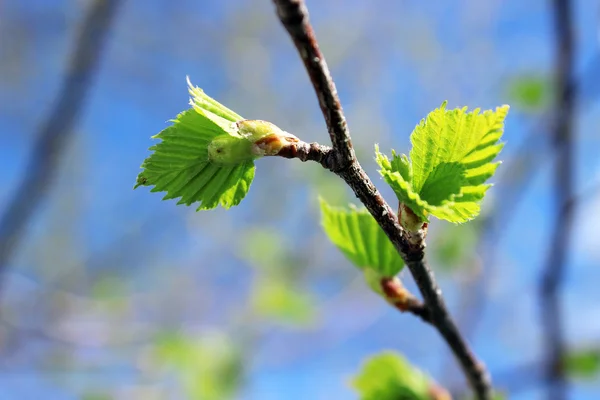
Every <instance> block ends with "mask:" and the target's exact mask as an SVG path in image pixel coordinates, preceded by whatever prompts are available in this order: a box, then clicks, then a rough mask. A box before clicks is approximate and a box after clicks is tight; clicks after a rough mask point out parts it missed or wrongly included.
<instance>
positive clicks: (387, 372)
mask: <svg viewBox="0 0 600 400" xmlns="http://www.w3.org/2000/svg"><path fill="white" fill-rule="evenodd" d="M352 386H353V387H354V388H355V389H356V391H357V392H358V393H359V395H360V399H361V400H397V399H406V400H431V399H450V397H449V395H448V394H447V392H446V391H445V390H444V389H442V388H439V387H438V386H437V385H435V384H434V383H432V382H430V380H429V379H428V377H427V376H426V375H425V374H423V373H422V372H421V371H419V370H418V369H416V368H415V367H413V366H412V365H410V364H409V363H408V361H406V359H405V358H404V357H402V356H400V355H399V354H396V353H394V352H391V351H388V352H383V353H381V354H378V355H376V356H374V357H371V358H370V359H369V360H367V362H366V363H365V364H364V365H363V367H362V369H361V371H360V372H359V373H358V375H357V376H356V377H355V378H354V380H353V381H352Z"/></svg>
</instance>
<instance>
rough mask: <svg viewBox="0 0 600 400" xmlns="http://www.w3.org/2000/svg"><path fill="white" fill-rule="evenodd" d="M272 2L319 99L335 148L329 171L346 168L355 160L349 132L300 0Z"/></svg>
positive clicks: (333, 85) (323, 58)
mask: <svg viewBox="0 0 600 400" xmlns="http://www.w3.org/2000/svg"><path fill="white" fill-rule="evenodd" d="M274 3H275V5H276V6H277V14H278V15H279V19H280V20H281V23H282V24H283V25H284V26H285V28H286V29H287V31H288V33H289V34H290V36H291V37H292V40H293V41H294V44H295V45H296V48H297V49H298V53H300V57H301V58H302V61H303V62H304V66H305V67H306V71H307V72H308V75H309V77H310V80H311V82H312V84H313V87H314V88H315V92H316V94H317V97H318V99H319V106H320V107H321V111H322V112H323V116H324V117H325V123H326V124H327V129H328V131H329V137H330V138H331V143H332V144H333V148H334V149H335V161H336V162H335V164H333V167H334V168H333V169H332V170H339V169H344V168H347V167H348V166H349V165H350V164H352V163H353V162H354V160H355V156H354V150H353V149H352V141H351V140H350V131H349V130H348V125H347V124H346V118H345V117H344V112H343V111H342V105H341V104H340V99H339V97H338V94H337V90H336V88H335V84H334V82H333V79H332V78H331V74H330V73H329V68H328V67H327V63H326V62H325V57H324V56H323V54H322V53H321V50H320V49H319V44H318V43H317V39H316V37H315V33H314V31H313V29H312V26H311V25H310V22H309V20H308V10H307V9H306V5H305V4H304V1H303V0H288V1H277V0H275V1H274Z"/></svg>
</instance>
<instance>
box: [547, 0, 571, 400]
mask: <svg viewBox="0 0 600 400" xmlns="http://www.w3.org/2000/svg"><path fill="white" fill-rule="evenodd" d="M553 5H554V29H555V35H556V45H557V48H556V71H555V74H556V75H555V79H556V90H557V98H556V103H555V108H556V115H557V121H556V125H555V127H554V132H553V146H554V150H555V152H556V155H557V157H556V164H555V178H554V179H555V181H554V190H555V193H554V200H555V210H556V214H555V215H556V220H555V227H554V231H553V233H552V238H551V243H550V251H549V252H548V260H547V262H546V266H545V268H544V271H543V275H542V281H541V287H540V303H541V304H540V306H541V317H542V330H543V335H544V336H545V338H544V340H545V353H546V361H545V381H546V385H547V394H548V398H549V399H553V400H560V399H564V398H566V390H567V385H566V379H565V371H564V365H563V360H564V356H565V344H564V337H563V336H564V334H563V319H562V313H561V308H560V303H559V301H560V299H559V295H560V293H559V290H560V286H561V284H562V281H563V277H564V270H565V264H566V257H567V253H568V248H569V239H570V237H571V234H572V227H573V216H574V213H573V211H574V207H573V204H574V203H573V202H571V199H572V198H573V196H574V183H573V175H574V171H573V168H574V165H573V120H574V111H575V85H574V82H573V54H574V39H573V26H572V18H571V6H570V3H569V1H568V0H554V1H553Z"/></svg>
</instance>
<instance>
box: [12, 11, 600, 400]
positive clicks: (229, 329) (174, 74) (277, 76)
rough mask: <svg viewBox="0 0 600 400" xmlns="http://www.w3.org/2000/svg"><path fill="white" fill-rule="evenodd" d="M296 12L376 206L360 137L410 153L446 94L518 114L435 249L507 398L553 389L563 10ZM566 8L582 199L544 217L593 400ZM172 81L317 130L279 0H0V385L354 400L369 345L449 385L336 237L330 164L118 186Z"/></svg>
mask: <svg viewBox="0 0 600 400" xmlns="http://www.w3.org/2000/svg"><path fill="white" fill-rule="evenodd" d="M308 6H309V9H310V12H311V20H312V22H313V24H314V27H315V29H316V32H317V36H318V39H319V41H320V44H321V47H322V50H323V52H324V54H325V56H326V58H327V61H328V63H329V66H330V69H331V71H332V74H333V77H334V79H335V80H336V84H337V88H338V91H339V94H340V97H341V100H342V104H343V106H344V110H345V112H346V116H347V119H348V122H349V126H350V129H351V132H352V134H353V142H354V145H355V147H356V151H357V154H358V156H359V159H360V161H361V163H362V164H363V166H364V167H365V168H366V170H367V172H369V174H370V175H371V177H372V178H373V179H374V180H375V183H376V185H377V186H378V188H379V189H380V190H381V191H382V192H383V194H384V195H385V197H386V198H387V199H388V201H389V202H392V203H393V200H394V195H393V193H392V192H391V190H390V189H388V188H387V187H386V185H385V184H384V182H383V181H382V180H381V179H380V178H379V176H378V174H377V171H376V166H375V163H374V159H373V154H374V153H373V144H374V143H379V144H380V146H381V147H382V149H384V150H385V151H386V152H389V149H391V148H395V149H396V150H397V151H399V152H408V150H409V135H410V133H411V131H412V128H413V127H414V126H415V125H416V124H417V123H418V121H419V120H420V119H421V118H423V117H425V115H426V114H427V113H428V112H429V111H431V110H432V109H433V108H435V107H437V106H439V105H440V104H441V102H442V101H443V100H448V101H449V106H451V107H457V106H465V105H466V106H469V107H470V108H474V107H482V108H492V107H495V106H497V105H500V104H505V103H508V104H510V105H511V112H510V114H509V118H508V120H507V124H506V131H505V136H504V140H505V142H506V143H507V145H506V147H505V150H504V151H503V153H502V157H501V158H502V159H503V160H504V164H503V165H502V166H501V168H500V169H499V172H498V175H497V176H496V177H495V178H494V182H495V187H494V188H493V189H492V190H491V191H490V192H489V194H488V196H487V198H486V201H485V205H484V213H483V216H482V217H481V218H480V219H479V220H477V221H476V222H473V223H470V224H468V225H463V226H458V227H455V226H451V225H450V224H448V223H444V222H440V221H435V222H434V223H433V224H432V226H431V231H430V237H429V238H428V257H429V261H430V263H431V265H432V268H433V269H434V270H435V272H436V276H437V277H438V279H439V281H440V284H441V286H442V288H443V291H444V294H445V297H446V299H447V302H448V305H449V308H450V310H451V312H452V314H453V316H454V317H455V318H456V319H457V321H458V323H459V325H460V327H461V330H462V331H463V332H464V333H465V335H466V336H467V337H468V339H469V341H470V342H471V343H472V344H473V346H474V348H475V350H476V353H477V354H478V355H479V356H480V357H481V358H482V359H483V360H484V361H485V362H486V364H487V365H488V367H489V368H490V370H491V372H492V374H493V376H494V378H495V383H496V385H497V387H498V388H500V389H503V390H505V391H507V392H508V393H509V394H510V395H509V398H510V399H523V400H524V399H538V398H545V397H544V396H543V394H544V393H547V387H546V383H545V382H544V380H543V379H542V376H543V371H544V368H546V366H545V360H546V358H547V351H548V349H547V347H546V345H545V343H546V339H545V338H546V337H547V335H548V331H547V330H548V329H547V326H546V324H545V323H544V321H543V320H542V319H541V310H543V309H547V307H549V305H548V304H549V303H548V301H547V300H548V298H546V299H545V300H544V299H543V298H542V297H541V296H540V290H539V287H540V282H541V277H542V276H543V273H544V270H545V268H546V267H547V265H548V258H549V257H551V256H550V255H551V254H552V253H551V250H552V249H553V245H552V244H551V238H552V236H553V234H554V233H555V232H556V227H555V222H556V221H557V214H558V213H557V211H556V210H557V204H556V200H557V198H556V187H555V181H556V178H555V175H556V170H557V165H556V157H555V154H556V150H557V146H553V141H552V137H553V135H554V133H553V131H554V125H555V123H554V121H555V118H556V116H557V115H558V114H559V111H558V110H557V107H555V106H554V102H553V96H554V94H555V93H556V90H555V89H556V86H555V84H554V83H555V82H556V80H555V78H556V73H555V71H556V47H557V33H556V29H555V25H554V22H553V21H554V16H553V13H554V12H555V10H554V8H553V3H552V2H550V1H541V0H531V1H517V0H505V1H501V0H490V1H477V0H459V1H453V2H413V1H391V0H373V1H358V0H329V1H317V0H312V1H311V0H309V1H308ZM571 8H572V10H573V12H572V19H573V26H574V33H575V53H574V59H573V62H574V72H573V76H574V79H575V81H576V82H577V88H578V93H577V95H576V107H575V110H574V112H573V120H574V129H573V151H574V179H573V185H574V189H573V196H572V202H571V203H570V204H571V206H572V207H573V210H574V211H573V214H572V223H573V227H572V229H569V228H568V226H566V225H565V226H564V227H560V229H559V231H558V232H559V233H560V232H563V233H564V236H563V239H564V241H563V243H564V246H566V251H567V258H566V262H565V263H564V267H565V273H564V275H563V276H562V278H561V280H560V283H561V285H560V290H559V291H557V298H558V300H559V302H560V310H561V311H560V312H557V313H556V318H557V321H558V323H559V324H558V325H559V327H560V328H561V330H562V331H563V333H564V337H565V343H566V346H567V349H568V358H569V362H568V363H567V365H568V368H566V370H565V373H566V374H567V375H568V379H569V395H570V396H569V398H571V399H597V398H600V381H599V379H598V368H599V364H600V352H599V350H598V349H599V348H600V290H598V285H599V284H600V268H598V264H599V260H600V239H599V234H600V228H599V226H600V193H598V191H597V190H596V187H597V186H599V185H600V158H599V154H600V135H599V134H598V126H599V124H600V107H599V105H600V104H599V101H598V99H599V97H600V83H599V82H600V79H599V78H600V53H599V50H600V48H599V45H600V42H599V36H598V32H599V29H598V28H599V26H600V25H599V24H600V18H599V15H600V14H599V12H598V11H599V8H600V7H599V4H598V2H596V1H592V0H579V1H572V2H571ZM86 60H87V61H86ZM186 75H189V76H190V78H191V80H192V82H193V83H194V84H196V85H197V86H199V87H202V88H203V89H204V90H205V91H206V92H207V93H208V94H209V95H211V96H212V97H214V98H216V99H217V100H219V101H221V102H223V103H224V104H226V105H227V106H229V107H230V108H232V109H233V110H235V111H237V112H238V113H240V114H241V115H243V116H244V117H246V118H251V119H265V120H269V121H272V122H274V123H275V124H277V125H278V126H280V127H281V128H283V129H285V130H288V131H290V132H292V133H294V134H295V135H297V136H299V137H300V138H302V139H303V140H305V141H319V142H321V143H327V141H328V136H327V133H326V127H325V124H324V122H323V118H322V115H321V114H320V110H319V108H318V104H317V101H316V98H315V95H314V92H313V89H312V87H311V85H310V83H309V80H308V77H307V75H306V72H305V71H304V69H303V66H302V64H301V62H300V60H299V57H298V55H297V53H296V50H295V48H294V46H293V44H292V42H291V40H290V38H289V37H288V36H287V34H286V33H285V31H284V29H283V27H282V26H281V24H280V23H279V21H278V20H277V17H276V15H275V12H274V7H273V4H272V3H271V2H270V1H268V0H227V1H216V0H214V1H209V0H179V1H142V0H110V1H109V0H52V1H49V0H12V1H11V0H4V1H0V182H1V188H2V190H0V216H2V219H0V223H2V224H3V225H1V226H0V256H1V257H0V281H1V286H0V321H1V323H0V399H39V398H44V399H87V400H91V399H94V400H100V399H146V400H152V399H208V400H214V399H230V398H231V399H244V400H246V399H256V400H271V399H353V398H356V394H355V393H354V392H353V391H352V389H351V387H350V385H349V382H350V380H351V377H352V375H353V374H355V373H356V372H357V371H358V370H359V368H360V365H361V363H362V362H363V360H364V359H365V358H366V357H368V356H370V355H373V354H375V353H377V352H379V351H382V350H395V351H398V352H400V353H402V354H404V355H405V356H406V357H407V358H408V359H409V360H410V361H411V362H412V363H413V364H414V365H416V366H418V367H419V368H421V369H422V370H424V371H426V372H427V373H428V374H430V375H431V376H432V377H433V378H434V379H435V380H437V381H438V382H440V383H441V384H442V385H444V386H445V387H448V388H450V389H452V390H453V391H457V392H458V393H460V392H461V391H463V390H464V388H465V383H464V379H463V377H462V375H461V374H460V372H459V370H458V367H457V364H456V363H455V362H454V360H453V359H452V355H451V354H450V352H449V351H448V349H447V346H446V345H445V344H444V343H443V342H442V340H441V339H440V338H439V336H438V334H437V333H436V332H435V331H434V330H433V329H432V327H430V326H428V325H426V324H423V323H422V322H421V321H420V320H418V319H417V318H415V317H413V316H411V315H402V314H399V313H398V312H397V311H396V310H394V309H393V308H392V307H389V306H388V305H387V304H386V303H385V302H384V301H382V299H380V298H378V297H377V296H376V295H375V294H374V293H372V292H371V291H370V290H369V289H368V288H367V286H366V285H365V284H364V281H363V279H362V276H361V274H360V272H359V271H358V270H356V269H355V268H353V267H352V266H351V265H350V263H349V262H348V261H347V260H346V259H345V258H344V257H343V256H342V255H341V254H340V253H339V252H338V251H337V250H336V249H335V248H334V246H333V245H331V244H330V243H329V242H328V241H327V240H326V237H325V235H324V233H323V231H322V230H321V228H320V225H319V209H318V201H317V198H318V196H319V195H321V196H323V197H324V198H326V199H327V200H328V201H329V202H331V203H334V204H339V205H344V204H347V203H349V202H355V199H354V198H353V195H352V193H351V192H350V191H349V189H347V188H346V187H345V186H344V184H343V182H342V181H341V180H340V179H338V178H337V177H335V176H334V175H333V174H331V173H328V172H327V171H325V170H323V169H322V168H321V167H320V166H318V165H316V164H314V163H306V164H303V163H301V162H299V161H297V160H291V161H288V160H283V159H275V158H273V159H264V160H260V161H259V162H258V166H257V167H258V168H257V176H256V179H255V181H254V183H253V185H252V188H251V190H250V193H249V195H248V197H247V198H246V199H245V200H244V202H243V203H242V204H241V205H240V206H239V207H236V208H233V209H231V210H229V211H224V210H222V209H217V210H213V211H210V212H201V213H196V212H195V211H194V209H192V208H186V207H184V206H176V205H175V201H165V202H162V201H161V197H162V196H160V195H159V194H150V193H149V190H148V189H147V188H141V189H138V190H135V191H134V190H132V187H133V184H134V182H135V177H136V175H137V174H138V172H139V166H140V164H141V162H142V160H143V159H144V158H145V157H146V156H147V155H148V154H149V152H148V151H147V148H148V147H150V146H151V145H152V140H151V139H150V136H151V135H154V134H156V133H158V132H159V131H160V130H162V129H164V128H165V127H166V126H167V124H168V123H167V121H168V120H169V119H171V118H173V117H174V116H175V115H176V114H177V113H178V112H180V111H182V110H183V109H185V108H187V102H188V95H187V89H186V84H185V77H186ZM48 138H51V139H48ZM560 168H569V167H568V166H560ZM23 182H25V184H24V183H23ZM567 225H568V224H567ZM402 278H403V280H404V282H405V283H406V285H407V286H408V287H409V288H411V290H412V291H413V292H414V293H417V290H416V288H415V287H414V285H413V283H412V280H411V277H410V275H409V274H408V273H403V275H402Z"/></svg>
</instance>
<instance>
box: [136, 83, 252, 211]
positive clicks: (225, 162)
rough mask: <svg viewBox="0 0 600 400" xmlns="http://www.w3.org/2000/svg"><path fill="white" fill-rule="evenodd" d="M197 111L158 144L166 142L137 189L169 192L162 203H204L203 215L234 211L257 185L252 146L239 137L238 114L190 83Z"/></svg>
mask: <svg viewBox="0 0 600 400" xmlns="http://www.w3.org/2000/svg"><path fill="white" fill-rule="evenodd" d="M188 84H189V91H190V94H191V95H192V99H191V101H190V103H191V104H192V106H193V108H192V109H189V110H187V111H184V112H182V113H180V114H179V115H178V116H177V118H176V119H175V120H174V121H173V122H174V124H173V125H172V126H170V127H168V128H167V129H165V130H163V131H162V132H160V133H159V134H158V135H155V136H153V138H156V139H161V140H162V141H161V142H160V143H158V144H156V145H154V146H152V147H151V148H150V150H153V151H154V152H153V154H152V155H151V156H150V157H148V158H147V159H146V160H145V161H144V163H143V164H142V169H143V171H142V172H141V173H140V174H139V176H138V178H137V184H136V186H135V187H136V188H137V187H138V186H141V185H144V186H154V188H153V189H152V190H151V191H152V192H167V194H166V196H165V197H164V198H163V200H167V199H174V198H180V200H179V202H178V203H177V204H186V205H188V206H189V205H191V204H192V203H196V202H199V203H200V206H199V207H198V210H205V209H211V208H215V207H217V206H218V205H221V206H222V207H223V208H230V207H232V206H235V205H238V204H239V203H240V201H241V200H242V199H243V198H244V197H245V196H246V194H247V193H248V190H249V188H250V184H251V183H252V180H253V179H254V162H253V160H254V158H256V155H254V154H252V148H251V147H252V143H251V142H250V141H249V140H247V139H246V138H244V137H243V136H242V135H240V134H239V132H238V130H239V129H238V127H237V125H236V121H239V120H241V119H242V117H240V116H239V115H238V114H236V113H234V112H233V111H231V110H229V109H228V108H227V107H225V106H223V105H222V104H219V103H218V102H217V101H215V100H213V99H211V98H210V97H208V96H207V95H206V94H204V92H202V90H201V89H199V88H195V87H193V86H192V85H191V83H190V82H189V80H188Z"/></svg>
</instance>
